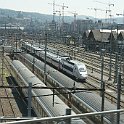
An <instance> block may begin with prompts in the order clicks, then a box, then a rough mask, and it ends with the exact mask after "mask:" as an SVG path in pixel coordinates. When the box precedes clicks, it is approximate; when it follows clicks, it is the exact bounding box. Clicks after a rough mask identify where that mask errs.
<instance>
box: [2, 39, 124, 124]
mask: <svg viewBox="0 0 124 124" xmlns="http://www.w3.org/2000/svg"><path fill="white" fill-rule="evenodd" d="M28 40H29V39H26V40H25V39H23V41H24V42H26V41H28ZM35 42H36V41H34V43H33V44H32V41H30V40H29V44H31V45H30V46H31V47H33V46H34V49H36V50H34V51H28V52H27V50H25V49H23V50H22V49H21V48H22V47H21V46H22V43H23V42H22V41H21V42H19V43H17V42H14V43H13V44H14V47H13V46H9V47H8V46H1V51H0V54H1V61H0V63H1V73H0V74H1V82H0V83H1V88H0V90H1V93H0V95H1V103H0V104H1V112H3V113H1V122H6V123H17V122H13V120H14V119H15V120H18V123H19V120H20V123H26V121H27V123H30V121H34V122H33V123H35V122H36V121H37V122H39V121H40V119H39V120H38V118H39V117H47V116H48V115H47V114H46V113H49V112H48V111H49V108H45V105H47V104H43V103H41V104H43V106H44V107H43V108H45V112H46V111H47V112H46V113H44V112H42V114H41V111H40V114H37V113H38V110H40V109H39V108H40V107H41V104H40V106H39V104H38V102H39V98H40V97H41V95H42V94H40V93H38V95H36V94H35V95H34V96H35V97H31V94H30V95H29V94H28V93H27V94H26V95H24V94H22V92H21V93H20V91H23V89H25V88H27V92H29V91H30V90H31V89H32V91H33V92H34V91H35V90H34V89H35V88H39V87H38V86H39V84H37V85H34V87H33V86H32V87H30V88H29V86H28V85H26V86H27V87H26V86H25V85H24V84H25V83H27V82H28V78H31V81H30V82H33V77H34V76H37V77H38V78H39V81H41V82H44V83H45V85H47V87H48V88H49V89H51V90H52V93H51V92H50V95H51V96H52V101H50V102H48V103H50V106H51V105H53V107H52V108H51V109H53V108H54V104H58V102H55V103H54V99H55V98H54V97H55V96H58V97H59V98H60V99H61V100H62V102H63V104H65V105H64V106H68V107H69V108H71V111H73V112H72V113H74V114H72V115H69V117H70V118H73V117H76V116H78V117H80V118H81V119H82V122H81V123H87V124H94V123H99V124H100V123H101V124H103V123H104V124H108V123H111V124H123V123H124V120H123V118H124V117H123V107H124V99H123V90H122V88H123V85H122V86H121V84H122V82H123V73H124V70H123V69H124V68H123V62H121V60H120V59H119V57H118V59H117V58H116V57H117V56H116V55H113V57H112V58H111V60H110V58H109V55H108V54H107V53H104V51H103V53H101V54H100V53H91V52H88V51H85V50H84V49H83V48H80V47H74V46H69V47H68V46H67V45H65V44H60V43H48V44H45V43H46V42H43V44H42V46H40V44H39V42H38V43H35ZM46 45H48V46H46ZM39 46H40V47H39ZM41 48H42V50H40V49H41ZM47 49H48V50H49V51H50V52H51V53H54V54H56V55H57V56H58V55H65V56H69V57H71V58H72V59H74V60H78V61H80V62H83V63H85V65H86V67H87V72H88V77H87V79H86V81H79V80H77V79H75V78H73V77H70V75H68V74H67V73H64V72H63V71H59V70H58V69H56V68H54V67H53V66H51V64H49V62H47V55H48V53H47V52H46V55H44V56H43V58H45V56H46V59H45V60H43V59H41V58H40V57H39V56H37V55H35V53H36V52H38V51H39V52H42V51H44V50H45V51H47ZM31 50H32V48H31ZM44 54H45V52H44ZM32 55H33V56H32ZM14 60H19V61H20V62H22V63H23V64H24V65H25V66H26V68H28V69H29V70H30V71H31V72H32V73H34V74H35V75H33V74H31V75H32V76H31V77H30V76H29V77H28V74H30V73H31V72H30V73H28V74H25V76H27V79H26V81H24V80H22V79H21V78H22V76H20V75H18V76H16V74H18V73H20V72H21V69H20V70H19V71H17V72H16V73H15V72H14V71H13V69H12V68H11V67H12V66H11V63H12V62H13V61H14ZM110 62H111V65H110ZM118 65H119V68H118ZM19 66H20V64H19V65H18V68H17V70H18V69H19ZM26 70H27V69H26ZM118 72H120V73H118ZM24 73H25V72H24ZM22 74H23V73H22ZM66 74H67V75H66ZM116 74H117V75H118V76H116ZM19 77H20V78H19ZM16 78H17V80H16ZM13 81H14V82H13ZM39 81H38V82H39ZM38 82H36V83H38ZM19 83H21V85H18V84H19ZM119 83H120V84H119ZM18 87H19V88H18ZM16 88H17V89H20V90H19V91H17V92H15V91H16ZM33 88H34V89H33ZM52 88H53V89H52ZM39 89H40V88H39ZM39 89H38V90H39ZM35 92H37V91H35ZM45 95H46V96H44V97H48V96H47V95H49V94H45ZM42 97H43V96H42ZM35 98H36V99H35ZM29 99H30V100H29ZM35 100H37V104H34V105H35V106H33V102H34V101H35ZM29 101H30V102H29ZM46 103H47V102H46ZM31 104H32V106H31ZM6 106H7V109H6ZM58 106H59V105H58ZM68 107H67V108H68ZM63 108H64V107H63ZM33 110H34V111H33ZM119 110H120V111H121V112H120V113H116V112H117V111H119ZM50 111H53V110H50ZM65 111H66V110H65ZM100 112H101V113H100ZM52 113H54V111H53V112H52ZM88 113H89V115H88ZM66 114H68V112H67V113H66V112H65V113H64V114H63V115H65V116H64V117H65V118H66V117H67V118H68V116H66ZM69 114H70V112H69ZM76 114H77V115H76ZM78 114H82V115H78ZM90 114H91V115H92V116H91V115H90ZM18 117H21V118H18ZM32 117H38V118H35V119H34V118H32ZM52 117H53V116H52ZM64 117H63V118H62V117H61V116H60V117H58V119H57V118H54V117H53V118H52V121H54V122H55V123H59V122H58V120H63V119H64ZM30 119H31V120H30ZM49 119H50V118H47V120H45V118H42V119H41V122H43V121H45V122H44V123H47V121H49ZM21 120H22V121H21ZM68 121H69V119H67V120H66V121H64V122H65V123H68ZM73 121H75V123H77V122H79V121H80V119H79V121H78V120H73ZM48 123H49V122H48ZM61 123H63V121H61Z"/></svg>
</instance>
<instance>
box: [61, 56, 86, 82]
mask: <svg viewBox="0 0 124 124" xmlns="http://www.w3.org/2000/svg"><path fill="white" fill-rule="evenodd" d="M60 68H61V70H63V71H65V72H66V73H68V74H70V75H72V76H74V77H75V78H76V79H81V80H86V78H87V76H88V75H87V69H86V66H85V64H84V63H82V62H79V61H77V60H71V59H70V58H69V57H64V58H61V66H60Z"/></svg>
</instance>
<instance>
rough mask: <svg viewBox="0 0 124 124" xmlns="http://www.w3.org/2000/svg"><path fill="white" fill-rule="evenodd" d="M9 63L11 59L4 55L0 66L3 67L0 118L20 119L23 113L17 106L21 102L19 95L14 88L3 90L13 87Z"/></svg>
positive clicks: (0, 80)
mask: <svg viewBox="0 0 124 124" xmlns="http://www.w3.org/2000/svg"><path fill="white" fill-rule="evenodd" d="M9 61H11V59H10V58H9V57H8V56H7V55H6V54H5V55H4V61H3V64H1V65H2V66H3V76H0V116H1V117H2V116H4V117H8V118H14V117H22V114H24V113H21V111H20V109H21V108H20V105H19V104H18V105H17V103H19V101H20V102H21V99H20V96H21V95H20V94H19V92H18V90H17V89H15V88H14V89H13V88H12V89H11V88H5V87H6V86H7V87H8V86H14V85H15V82H14V80H13V77H12V75H11V72H10V64H9ZM0 63H1V62H0ZM2 78H3V79H2ZM4 86H5V87H4ZM8 121H11V119H10V120H7V122H8ZM1 122H3V121H1ZM4 122H6V120H4Z"/></svg>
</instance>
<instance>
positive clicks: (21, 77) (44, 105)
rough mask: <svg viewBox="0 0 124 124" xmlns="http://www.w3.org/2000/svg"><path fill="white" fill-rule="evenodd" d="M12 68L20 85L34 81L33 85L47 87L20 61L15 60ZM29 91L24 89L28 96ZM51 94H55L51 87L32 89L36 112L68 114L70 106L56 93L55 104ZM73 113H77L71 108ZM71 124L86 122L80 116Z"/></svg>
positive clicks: (49, 115) (56, 114) (73, 119)
mask: <svg viewBox="0 0 124 124" xmlns="http://www.w3.org/2000/svg"><path fill="white" fill-rule="evenodd" d="M11 69H12V71H13V73H14V77H15V79H16V81H17V82H18V84H19V85H20V86H29V83H32V85H35V86H39V87H47V86H46V85H45V84H44V83H43V82H42V81H41V80H39V78H37V77H36V76H35V75H34V74H33V73H32V72H31V71H30V70H29V69H28V68H27V67H26V66H24V65H23V64H22V63H21V62H20V61H18V60H14V61H13V62H12V64H11ZM27 92H28V90H26V89H23V93H24V95H25V96H26V97H27V96H28V95H27V94H28V93H27ZM50 94H53V92H52V91H51V90H50V89H32V96H35V97H33V98H32V107H33V108H34V110H35V112H36V114H37V115H38V116H39V117H46V116H48V117H54V116H66V113H65V112H66V109H69V107H68V106H67V105H66V104H65V103H64V102H63V101H62V100H61V99H60V98H59V97H58V96H57V95H54V104H53V96H52V95H50ZM43 95H48V96H43ZM36 96H39V97H36ZM71 114H72V115H75V114H76V113H75V112H74V111H73V110H71ZM63 123H65V122H64V120H63V121H60V122H59V124H63ZM51 124H56V122H51ZM71 124H85V122H84V121H83V120H82V119H80V118H72V119H71Z"/></svg>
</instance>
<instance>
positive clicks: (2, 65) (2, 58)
mask: <svg viewBox="0 0 124 124" xmlns="http://www.w3.org/2000/svg"><path fill="white" fill-rule="evenodd" d="M3 63H4V46H2V85H3V84H4V83H3V80H4V73H3V70H4V65H3Z"/></svg>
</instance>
